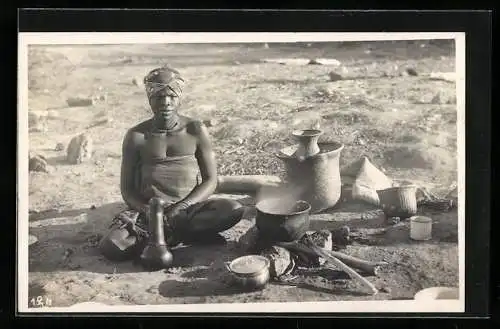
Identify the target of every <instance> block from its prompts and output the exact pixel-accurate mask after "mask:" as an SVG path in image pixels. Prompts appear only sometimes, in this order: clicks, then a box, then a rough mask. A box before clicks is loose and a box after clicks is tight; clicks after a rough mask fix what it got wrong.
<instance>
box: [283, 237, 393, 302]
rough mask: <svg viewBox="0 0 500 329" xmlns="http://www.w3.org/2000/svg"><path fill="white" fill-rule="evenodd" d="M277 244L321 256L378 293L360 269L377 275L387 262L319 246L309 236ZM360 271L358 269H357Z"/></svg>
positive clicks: (305, 253)
mask: <svg viewBox="0 0 500 329" xmlns="http://www.w3.org/2000/svg"><path fill="white" fill-rule="evenodd" d="M276 245H278V246H280V247H282V248H285V249H287V250H288V251H290V252H291V253H292V254H302V255H305V256H306V257H307V256H308V257H320V258H322V259H324V260H325V261H326V263H325V265H324V266H326V267H330V268H331V266H334V267H337V268H339V269H340V270H342V271H344V272H346V273H347V274H348V275H349V276H350V277H351V278H352V279H354V280H358V281H359V282H360V283H361V284H362V285H363V286H365V287H366V288H367V289H368V290H369V291H370V292H371V293H372V294H376V293H378V289H377V288H376V287H375V286H374V285H373V284H372V283H371V282H370V281H368V280H367V279H366V278H365V277H363V276H362V275H361V274H360V273H359V272H358V271H360V272H363V273H366V274H369V275H375V276H376V275H377V274H378V273H377V270H378V269H379V267H380V266H382V265H385V264H387V263H386V262H371V261H367V260H364V259H360V258H357V257H353V256H350V255H347V254H344V253H342V252H339V251H333V250H327V249H324V248H321V247H319V246H317V245H316V244H315V243H314V242H313V241H312V239H311V238H310V237H309V236H307V235H306V236H304V237H303V238H302V239H301V240H300V241H295V242H277V243H276ZM355 269H356V270H358V271H356V270H355Z"/></svg>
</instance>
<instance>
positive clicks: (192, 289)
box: [158, 279, 242, 298]
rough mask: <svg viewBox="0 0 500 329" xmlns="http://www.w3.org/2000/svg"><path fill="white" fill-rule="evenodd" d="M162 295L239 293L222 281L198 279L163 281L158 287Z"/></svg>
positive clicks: (189, 295) (238, 290) (202, 295)
mask: <svg viewBox="0 0 500 329" xmlns="http://www.w3.org/2000/svg"><path fill="white" fill-rule="evenodd" d="M158 290H159V292H160V295H162V296H163V297H170V298H171V297H205V296H231V295H237V294H241V293H242V291H241V289H239V288H238V287H236V286H232V285H229V284H228V283H226V282H223V281H217V280H209V279H200V280H195V281H190V282H181V281H176V280H166V281H163V282H162V283H161V284H160V286H159V288H158Z"/></svg>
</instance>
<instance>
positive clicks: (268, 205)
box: [255, 199, 311, 242]
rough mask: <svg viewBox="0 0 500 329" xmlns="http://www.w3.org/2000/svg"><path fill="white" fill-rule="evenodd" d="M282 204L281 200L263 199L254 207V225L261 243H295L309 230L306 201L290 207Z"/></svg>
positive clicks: (308, 207) (307, 204)
mask: <svg viewBox="0 0 500 329" xmlns="http://www.w3.org/2000/svg"><path fill="white" fill-rule="evenodd" d="M283 202H284V201H283V200H281V199H264V200H262V201H259V202H258V203H257V204H256V205H255V208H256V210H257V216H256V218H255V225H256V226H257V228H258V230H259V238H260V239H262V240H263V241H269V242H292V241H297V240H299V239H300V238H302V237H303V236H304V234H306V232H307V230H308V229H309V225H310V219H309V211H310V210H311V205H310V204H309V203H307V202H306V201H296V202H294V203H293V204H290V205H284V204H283Z"/></svg>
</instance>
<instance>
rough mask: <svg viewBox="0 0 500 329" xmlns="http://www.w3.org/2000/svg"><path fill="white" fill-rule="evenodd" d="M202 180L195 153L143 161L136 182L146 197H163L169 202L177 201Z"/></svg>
mask: <svg viewBox="0 0 500 329" xmlns="http://www.w3.org/2000/svg"><path fill="white" fill-rule="evenodd" d="M200 182H201V178H200V175H199V166H198V162H197V160H196V158H195V156H194V155H187V156H178V157H166V158H164V159H162V160H158V161H156V162H155V163H142V164H141V170H140V174H139V175H138V177H137V182H136V183H137V184H138V185H137V186H140V191H141V193H142V197H144V198H145V199H150V198H152V197H161V198H162V199H163V200H165V201H166V202H167V203H168V202H170V203H175V202H178V201H180V200H182V199H183V198H185V197H186V196H187V195H188V194H189V193H190V192H191V191H192V190H193V189H194V188H195V187H196V185H198V184H199V183H200Z"/></svg>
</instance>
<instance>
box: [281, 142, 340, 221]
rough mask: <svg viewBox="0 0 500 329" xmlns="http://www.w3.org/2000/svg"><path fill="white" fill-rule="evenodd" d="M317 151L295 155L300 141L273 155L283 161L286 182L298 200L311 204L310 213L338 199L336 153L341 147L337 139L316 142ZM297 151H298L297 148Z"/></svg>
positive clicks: (325, 207)
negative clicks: (311, 153) (334, 140)
mask: <svg viewBox="0 0 500 329" xmlns="http://www.w3.org/2000/svg"><path fill="white" fill-rule="evenodd" d="M317 145H318V147H319V149H320V151H319V152H318V153H316V154H313V155H308V156H307V157H304V156H300V157H298V156H297V151H299V150H300V149H301V147H302V146H301V145H298V146H297V145H295V146H289V147H286V148H284V149H282V150H281V152H279V153H278V154H277V157H278V158H279V159H280V160H282V161H283V162H284V164H285V170H286V179H285V180H286V182H285V184H286V185H287V186H288V187H289V188H290V189H291V192H290V194H293V195H294V197H296V198H297V199H298V200H304V201H307V202H308V203H309V204H310V205H311V211H310V212H311V213H318V212H320V211H323V210H326V209H328V208H332V207H333V206H335V205H336V204H337V202H338V201H339V199H340V195H341V190H342V182H341V179H340V168H339V167H340V154H341V152H342V150H343V148H344V145H343V144H340V143H317ZM299 152H301V151H299Z"/></svg>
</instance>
